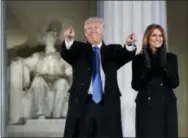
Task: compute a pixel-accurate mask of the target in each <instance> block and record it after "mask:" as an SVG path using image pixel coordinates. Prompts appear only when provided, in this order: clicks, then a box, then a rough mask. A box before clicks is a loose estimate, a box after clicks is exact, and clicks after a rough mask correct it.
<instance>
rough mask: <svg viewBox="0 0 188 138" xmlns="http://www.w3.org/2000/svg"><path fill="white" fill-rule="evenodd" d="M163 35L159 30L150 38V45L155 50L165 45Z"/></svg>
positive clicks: (155, 30) (154, 31)
mask: <svg viewBox="0 0 188 138" xmlns="http://www.w3.org/2000/svg"><path fill="white" fill-rule="evenodd" d="M163 41H164V38H163V34H162V32H161V31H160V30H159V29H157V28H156V29H154V30H153V32H152V33H151V35H150V37H149V45H150V47H151V48H152V49H153V48H154V49H156V48H160V47H161V46H162V44H163Z"/></svg>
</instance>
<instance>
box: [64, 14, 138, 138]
mask: <svg viewBox="0 0 188 138" xmlns="http://www.w3.org/2000/svg"><path fill="white" fill-rule="evenodd" d="M84 30H85V36H86V38H87V42H86V43H83V42H78V41H75V40H74V38H75V32H74V29H73V28H72V27H70V28H68V29H67V30H65V32H64V39H65V40H64V41H63V43H62V50H61V55H62V57H63V58H64V59H65V60H66V61H67V62H68V63H70V64H71V65H72V67H73V84H72V87H71V89H70V90H69V92H70V99H69V109H68V115H67V120H66V125H65V131H64V137H106V136H107V137H122V128H121V110H120V96H121V93H120V91H119V88H118V83H117V70H118V69H119V68H120V67H122V66H123V65H124V64H125V63H127V62H129V61H130V60H132V58H133V57H134V55H135V51H136V48H135V46H134V42H135V41H136V39H135V36H134V34H131V35H130V36H128V38H127V39H126V46H124V47H122V46H121V45H118V44H110V45H105V43H104V42H103V34H104V22H103V20H102V19H100V18H95V17H93V18H89V19H87V20H86V21H85V24H84ZM127 49H129V50H127Z"/></svg>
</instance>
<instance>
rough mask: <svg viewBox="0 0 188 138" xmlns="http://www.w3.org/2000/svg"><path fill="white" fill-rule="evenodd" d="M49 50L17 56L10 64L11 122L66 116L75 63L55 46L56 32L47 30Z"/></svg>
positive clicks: (47, 46)
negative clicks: (68, 61)
mask: <svg viewBox="0 0 188 138" xmlns="http://www.w3.org/2000/svg"><path fill="white" fill-rule="evenodd" d="M43 40H44V43H45V51H44V52H38V53H34V54H32V56H30V57H27V58H19V57H17V58H15V59H14V60H12V62H11V65H10V66H9V70H10V76H9V96H10V100H9V101H10V102H9V104H10V106H9V108H10V110H9V114H10V116H9V120H10V123H12V124H16V123H21V122H23V120H25V118H37V119H45V118H48V117H49V118H61V117H66V114H67V108H68V98H69V94H68V89H69V88H70V86H71V84H72V67H71V66H70V65H69V64H68V63H67V62H66V61H64V60H63V59H62V57H61V56H60V53H59V52H57V51H56V49H55V43H56V40H57V36H56V32H54V31H47V32H46V34H45V36H44V38H43Z"/></svg>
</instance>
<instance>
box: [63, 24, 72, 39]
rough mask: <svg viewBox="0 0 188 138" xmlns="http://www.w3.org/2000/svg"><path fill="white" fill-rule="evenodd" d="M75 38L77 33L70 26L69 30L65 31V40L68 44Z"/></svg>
mask: <svg viewBox="0 0 188 138" xmlns="http://www.w3.org/2000/svg"><path fill="white" fill-rule="evenodd" d="M74 38H75V31H74V29H73V27H72V26H70V27H69V28H67V29H66V30H65V31H64V39H66V41H67V42H70V41H72V40H74Z"/></svg>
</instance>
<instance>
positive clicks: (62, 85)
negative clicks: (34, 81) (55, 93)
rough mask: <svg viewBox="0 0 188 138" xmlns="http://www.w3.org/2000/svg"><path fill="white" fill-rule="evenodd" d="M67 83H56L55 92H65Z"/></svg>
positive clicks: (63, 80)
mask: <svg viewBox="0 0 188 138" xmlns="http://www.w3.org/2000/svg"><path fill="white" fill-rule="evenodd" d="M67 85H68V84H67V81H66V80H65V79H59V80H58V81H56V82H55V84H54V88H55V90H64V89H65V88H66V87H67Z"/></svg>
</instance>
